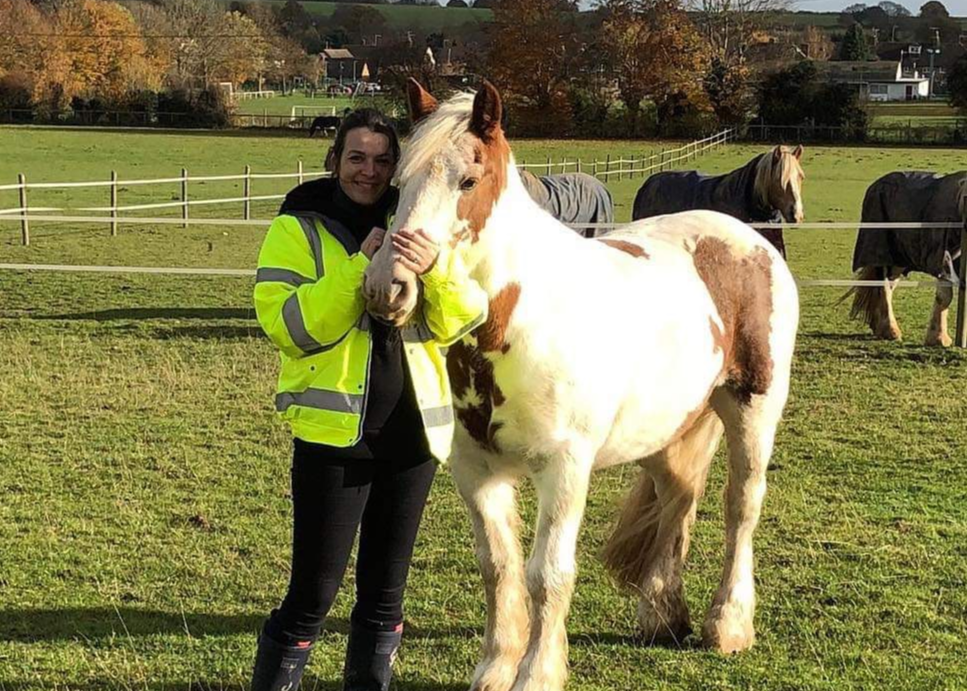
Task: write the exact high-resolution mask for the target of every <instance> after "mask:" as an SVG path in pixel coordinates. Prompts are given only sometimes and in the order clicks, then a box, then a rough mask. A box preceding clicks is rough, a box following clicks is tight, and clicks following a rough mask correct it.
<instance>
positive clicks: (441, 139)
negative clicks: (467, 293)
mask: <svg viewBox="0 0 967 691" xmlns="http://www.w3.org/2000/svg"><path fill="white" fill-rule="evenodd" d="M407 95H408V99H409V107H410V114H411V116H412V118H413V121H414V122H416V123H419V124H418V125H417V127H416V129H415V130H414V132H413V135H412V137H411V138H410V142H409V144H408V146H407V149H406V152H405V153H404V155H403V158H402V161H401V163H400V168H399V183H400V201H399V207H398V209H397V213H396V218H395V220H394V222H393V225H392V227H391V228H390V230H389V234H390V235H392V234H393V233H396V232H399V231H400V230H404V229H406V230H410V231H416V230H419V229H422V230H423V232H425V233H426V234H427V235H429V236H430V237H431V238H432V239H433V240H434V241H435V242H436V243H438V244H439V245H440V246H441V247H442V248H443V251H444V252H450V251H458V249H459V247H460V246H461V245H462V244H463V243H474V242H476V241H477V240H478V239H479V237H480V233H481V232H482V231H483V229H484V226H485V225H486V224H487V220H488V218H489V217H490V213H491V210H492V209H493V207H494V204H495V203H496V202H497V199H498V198H499V197H500V194H501V192H502V191H503V190H504V188H505V186H506V184H507V175H508V168H509V164H510V148H509V147H508V145H507V141H506V139H504V134H503V131H502V130H501V127H500V117H501V112H502V105H501V100H500V95H499V94H498V93H497V90H496V89H495V88H494V87H493V86H492V85H491V84H490V83H489V82H484V83H483V86H482V87H481V89H480V90H479V91H478V92H477V93H476V95H474V94H468V93H464V94H459V95H457V96H454V97H453V98H451V99H449V100H448V101H446V102H444V103H442V104H440V103H438V102H437V100H436V99H435V98H433V96H431V95H430V94H429V93H427V92H426V91H425V90H424V89H423V87H421V86H420V85H419V84H418V83H417V82H416V81H415V80H412V79H411V80H410V81H409V83H408V85H407ZM363 292H364V296H365V297H366V301H367V308H368V310H369V311H370V313H372V314H373V315H375V316H377V317H379V318H381V319H384V320H386V321H389V322H391V323H394V324H397V325H400V324H403V323H405V322H406V320H407V319H408V318H409V316H410V315H411V314H412V313H413V311H414V310H415V308H416V306H417V299H418V291H417V282H416V276H414V275H413V273H412V271H410V270H409V269H407V268H406V267H404V266H403V265H402V264H400V263H399V262H398V261H397V258H396V250H395V249H394V247H393V243H391V242H389V241H388V239H387V241H384V243H383V245H382V247H381V248H380V249H379V251H378V252H377V253H376V255H375V256H374V257H373V261H372V263H370V265H369V267H368V268H367V269H366V280H365V284H364V289H363Z"/></svg>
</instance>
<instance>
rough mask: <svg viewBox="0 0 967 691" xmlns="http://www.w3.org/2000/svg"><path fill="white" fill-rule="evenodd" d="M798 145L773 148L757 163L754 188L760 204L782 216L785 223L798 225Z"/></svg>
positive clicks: (800, 178)
mask: <svg viewBox="0 0 967 691" xmlns="http://www.w3.org/2000/svg"><path fill="white" fill-rule="evenodd" d="M802 151H803V149H802V146H797V147H796V148H795V149H790V148H788V147H785V146H777V147H776V148H774V149H773V150H772V152H771V153H768V154H766V155H765V156H763V157H762V159H761V160H760V161H759V166H758V169H757V170H756V181H755V187H756V192H757V193H758V195H759V197H760V198H761V199H762V201H763V202H764V203H765V204H766V205H767V206H768V207H769V208H771V209H776V210H778V211H779V213H781V214H782V218H783V220H785V221H786V223H802V220H803V217H804V214H803V205H802V183H803V180H805V179H806V174H805V173H804V172H803V169H802V165H801V164H800V159H802Z"/></svg>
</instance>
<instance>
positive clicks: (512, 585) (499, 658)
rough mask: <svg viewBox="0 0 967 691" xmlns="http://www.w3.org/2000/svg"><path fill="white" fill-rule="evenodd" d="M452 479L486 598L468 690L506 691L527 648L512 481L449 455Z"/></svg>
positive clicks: (477, 463) (470, 460) (472, 460)
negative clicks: (484, 622) (468, 525)
mask: <svg viewBox="0 0 967 691" xmlns="http://www.w3.org/2000/svg"><path fill="white" fill-rule="evenodd" d="M452 474H453V478H454V480H455V481H456V484H457V488H458V489H459V491H460V495H461V496H462V497H463V500H464V501H465V502H466V504H467V508H468V509H469V511H470V519H471V522H472V523H473V532H474V537H475V539H476V552H477V561H478V564H479V566H480V574H481V576H482V577H483V583H484V589H485V590H486V594H487V627H486V630H485V631H484V644H483V659H482V660H481V661H480V664H479V665H477V669H476V671H475V672H474V676H473V682H472V684H471V687H470V688H471V689H472V690H473V691H508V690H509V689H510V688H511V687H512V686H513V685H514V681H515V680H516V679H517V668H518V666H519V664H520V661H521V658H522V657H523V656H524V650H525V648H526V645H527V594H526V592H525V590H524V568H523V556H522V553H521V548H520V541H519V540H518V537H517V535H518V523H519V520H518V514H517V506H516V499H515V494H516V489H515V486H514V478H513V477H506V476H498V475H495V474H493V473H492V472H491V471H490V469H489V468H488V467H487V464H486V461H484V460H483V459H481V458H479V457H475V456H473V455H463V454H458V455H455V457H454V460H453V464H452Z"/></svg>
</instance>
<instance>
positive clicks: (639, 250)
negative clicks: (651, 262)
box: [601, 239, 651, 259]
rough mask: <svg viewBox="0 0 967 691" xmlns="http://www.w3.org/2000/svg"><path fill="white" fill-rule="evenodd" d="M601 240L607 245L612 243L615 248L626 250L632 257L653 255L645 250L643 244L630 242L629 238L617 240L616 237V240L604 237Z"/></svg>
mask: <svg viewBox="0 0 967 691" xmlns="http://www.w3.org/2000/svg"><path fill="white" fill-rule="evenodd" d="M601 242H603V243H604V244H606V245H610V246H611V247H614V248H615V249H618V250H621V251H622V252H626V253H628V254H630V255H631V256H632V257H642V258H644V259H651V256H649V254H648V253H647V252H645V248H644V247H642V246H641V245H636V244H635V243H633V242H628V241H627V240H617V239H614V240H611V239H602V240H601Z"/></svg>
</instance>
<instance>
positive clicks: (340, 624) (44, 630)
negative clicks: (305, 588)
mask: <svg viewBox="0 0 967 691" xmlns="http://www.w3.org/2000/svg"><path fill="white" fill-rule="evenodd" d="M267 614H268V613H267V612H260V613H257V614H235V615H221V614H212V613H209V612H193V613H182V612H163V611H160V610H149V609H138V608H135V607H118V608H114V607H66V608H61V609H54V608H52V609H6V610H0V641H18V642H26V643H29V642H37V641H58V640H74V639H77V638H83V639H100V638H107V637H111V636H116V635H119V634H124V635H128V636H153V635H158V634H161V635H174V634H184V633H186V631H187V632H189V633H191V635H192V636H196V637H198V636H230V635H234V634H238V633H249V632H250V633H252V635H255V634H256V633H257V632H258V630H259V628H260V627H261V625H262V622H263V621H264V620H265V617H266V616H267ZM323 631H324V632H328V633H335V634H342V635H348V634H349V621H348V620H346V619H342V618H339V617H330V618H329V619H327V620H326V623H325V626H324V627H323ZM406 634H407V636H410V637H413V638H432V639H446V638H466V639H471V638H475V637H476V636H480V635H483V632H482V631H478V630H476V629H474V628H471V627H465V626H464V627H461V626H454V627H443V628H422V627H421V626H419V625H417V624H410V623H407V624H406Z"/></svg>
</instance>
